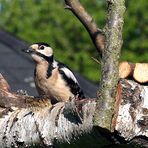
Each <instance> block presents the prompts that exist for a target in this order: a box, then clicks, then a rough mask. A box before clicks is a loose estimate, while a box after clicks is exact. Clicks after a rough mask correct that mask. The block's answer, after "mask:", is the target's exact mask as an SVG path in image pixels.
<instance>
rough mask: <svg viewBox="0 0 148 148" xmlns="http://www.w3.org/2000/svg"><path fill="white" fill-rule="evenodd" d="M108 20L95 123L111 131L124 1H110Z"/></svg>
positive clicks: (117, 78) (105, 28)
mask: <svg viewBox="0 0 148 148" xmlns="http://www.w3.org/2000/svg"><path fill="white" fill-rule="evenodd" d="M107 2H108V18H107V23H106V25H105V27H104V29H103V31H104V35H105V39H106V40H105V48H104V50H103V52H102V62H101V66H102V78H101V85H100V89H99V91H98V96H97V98H98V99H97V108H96V113H95V117H94V123H95V124H96V125H98V126H101V127H103V128H107V129H109V130H111V121H112V117H113V114H114V102H115V96H116V86H117V83H118V80H119V74H118V64H119V56H120V50H121V47H122V42H123V41H122V28H123V22H124V20H123V14H124V12H125V6H124V4H125V1H124V0H108V1H107Z"/></svg>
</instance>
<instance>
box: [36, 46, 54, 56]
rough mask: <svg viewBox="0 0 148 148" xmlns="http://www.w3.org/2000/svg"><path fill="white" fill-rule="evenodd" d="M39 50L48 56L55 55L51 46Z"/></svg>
mask: <svg viewBox="0 0 148 148" xmlns="http://www.w3.org/2000/svg"><path fill="white" fill-rule="evenodd" d="M38 52H39V53H41V54H43V55H45V56H48V57H49V56H52V55H53V50H52V48H50V47H45V48H44V50H38Z"/></svg>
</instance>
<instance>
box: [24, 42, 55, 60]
mask: <svg viewBox="0 0 148 148" xmlns="http://www.w3.org/2000/svg"><path fill="white" fill-rule="evenodd" d="M23 51H24V52H26V53H29V54H30V55H31V56H32V58H33V59H34V60H35V61H37V60H39V58H41V59H42V60H46V61H48V62H53V49H52V48H51V47H50V46H49V45H48V44H47V43H44V42H39V43H34V44H32V45H31V46H30V47H29V48H28V49H27V50H23Z"/></svg>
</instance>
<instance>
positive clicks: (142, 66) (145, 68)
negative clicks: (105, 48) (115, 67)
mask: <svg viewBox="0 0 148 148" xmlns="http://www.w3.org/2000/svg"><path fill="white" fill-rule="evenodd" d="M119 77H120V78H132V79H134V80H135V81H136V82H138V83H148V63H131V62H127V61H124V62H121V63H120V64H119Z"/></svg>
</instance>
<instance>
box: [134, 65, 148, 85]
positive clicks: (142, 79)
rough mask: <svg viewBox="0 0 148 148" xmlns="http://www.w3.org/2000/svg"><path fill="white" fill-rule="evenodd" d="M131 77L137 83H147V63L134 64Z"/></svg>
mask: <svg viewBox="0 0 148 148" xmlns="http://www.w3.org/2000/svg"><path fill="white" fill-rule="evenodd" d="M133 77H134V79H135V80H136V81H137V82H139V83H147V82H148V63H136V65H135V70H134V73H133Z"/></svg>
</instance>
